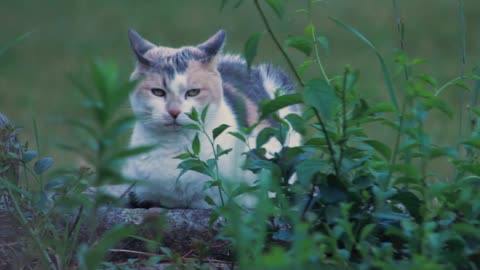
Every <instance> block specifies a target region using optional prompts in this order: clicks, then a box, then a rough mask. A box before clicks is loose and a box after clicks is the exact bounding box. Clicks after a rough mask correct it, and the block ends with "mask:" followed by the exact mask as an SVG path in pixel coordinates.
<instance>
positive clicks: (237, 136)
mask: <svg viewBox="0 0 480 270" xmlns="http://www.w3.org/2000/svg"><path fill="white" fill-rule="evenodd" d="M228 134H230V135H232V136H233V137H235V138H237V139H239V140H240V141H242V142H247V138H245V136H243V134H241V133H239V132H235V131H230V132H228Z"/></svg>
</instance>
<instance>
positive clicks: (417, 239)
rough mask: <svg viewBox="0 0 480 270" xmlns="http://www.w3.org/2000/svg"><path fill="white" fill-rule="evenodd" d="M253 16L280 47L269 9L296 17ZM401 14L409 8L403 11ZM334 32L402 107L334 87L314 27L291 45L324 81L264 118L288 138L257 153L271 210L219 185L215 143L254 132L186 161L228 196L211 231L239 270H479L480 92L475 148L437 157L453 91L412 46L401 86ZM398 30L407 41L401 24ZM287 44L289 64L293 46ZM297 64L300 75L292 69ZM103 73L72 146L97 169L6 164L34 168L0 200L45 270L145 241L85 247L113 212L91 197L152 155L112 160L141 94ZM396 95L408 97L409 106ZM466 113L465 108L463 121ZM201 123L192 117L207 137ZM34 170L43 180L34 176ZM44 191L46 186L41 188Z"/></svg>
mask: <svg viewBox="0 0 480 270" xmlns="http://www.w3.org/2000/svg"><path fill="white" fill-rule="evenodd" d="M312 2H315V1H312ZM223 3H224V4H225V5H226V4H228V1H223ZM240 3H241V2H240ZM254 4H255V5H256V7H257V9H258V11H259V13H260V15H261V16H262V18H263V19H264V22H265V24H266V27H267V30H268V33H269V34H270V36H271V37H273V38H274V40H277V38H276V37H275V35H274V33H273V32H272V30H271V29H270V26H269V22H268V20H267V19H266V17H265V15H264V13H263V10H262V5H263V4H268V5H269V7H271V8H273V10H274V11H275V13H276V14H277V15H278V16H279V17H280V18H281V17H282V16H283V14H284V13H285V10H284V9H283V6H282V4H281V2H280V1H275V0H273V1H268V0H267V1H264V2H263V1H262V3H259V1H257V0H255V1H254ZM394 4H395V5H394V7H395V8H396V1H394ZM310 5H311V3H310V1H309V2H308V7H307V8H306V9H305V10H303V11H302V12H305V13H306V14H307V16H308V17H309V18H310V17H311V16H312V14H310V10H311V9H310ZM460 14H462V13H461V12H460ZM332 20H333V21H334V22H335V23H336V24H338V25H339V27H341V28H344V29H346V30H347V31H348V32H350V33H352V34H353V36H354V37H356V38H359V39H360V40H362V42H364V43H366V44H367V45H368V46H370V47H371V48H372V49H373V50H374V51H375V53H376V55H377V58H378V60H379V64H380V68H381V71H382V73H383V75H384V78H385V82H386V89H387V91H388V94H389V96H390V102H386V103H378V104H369V102H368V101H367V100H365V99H364V98H363V97H362V95H361V93H359V92H358V91H357V89H356V82H357V81H358V80H359V72H358V71H355V70H353V69H352V68H350V67H347V68H345V70H344V71H343V73H341V74H339V75H337V76H331V77H329V76H327V73H326V70H325V67H324V66H323V65H322V62H321V59H320V49H321V48H324V47H328V42H327V40H326V38H325V37H322V36H319V35H318V34H317V31H316V28H315V26H314V25H313V24H309V25H308V26H307V27H306V29H305V34H303V35H299V36H294V37H291V38H289V39H288V40H287V41H286V43H285V45H286V46H287V47H291V48H295V49H298V50H300V51H301V52H303V53H304V54H305V55H306V56H307V58H308V59H307V60H306V61H305V63H303V64H302V65H301V67H300V69H306V68H314V67H315V66H317V68H318V70H319V72H318V73H319V77H314V78H308V79H306V78H303V77H302V76H300V75H299V74H298V72H297V69H296V68H295V67H293V66H292V67H293V69H292V72H293V73H294V75H295V77H296V78H297V79H298V84H299V93H295V94H289V95H286V96H279V97H277V98H276V99H274V100H272V101H265V102H264V103H263V104H262V106H261V115H262V118H264V117H270V116H271V117H273V118H274V119H276V120H277V121H278V127H276V128H275V127H271V128H265V129H264V130H263V131H262V132H261V133H260V135H259V136H258V138H257V139H256V145H253V146H252V145H251V147H252V150H251V151H250V152H248V153H247V154H246V156H247V163H246V169H249V170H252V171H254V172H256V173H257V175H258V181H257V182H256V184H255V187H254V188H253V189H255V191H256V192H257V194H258V197H259V203H258V207H257V208H256V209H254V210H251V211H245V209H242V208H241V207H238V206H237V205H236V204H235V201H234V200H229V199H228V198H233V197H235V196H238V195H241V194H242V193H243V192H251V191H252V190H253V189H252V188H245V187H237V188H236V189H235V188H234V189H231V188H227V187H226V186H225V185H224V183H223V182H222V179H221V178H220V177H219V175H218V174H217V173H215V172H216V171H217V168H216V166H217V162H216V160H218V158H219V157H220V156H221V155H223V154H228V151H229V150H228V149H222V148H221V146H218V145H217V144H216V141H215V139H216V137H218V136H235V137H237V138H238V139H239V140H242V141H244V142H245V143H246V142H247V141H248V140H247V139H246V138H248V136H249V132H250V131H251V128H246V129H245V130H244V132H243V133H228V128H227V127H225V126H223V127H219V128H218V129H217V132H215V134H212V136H211V137H210V138H211V145H201V146H200V145H198V143H197V142H198V141H197V140H194V141H193V143H192V147H191V148H192V150H191V151H189V152H188V153H185V155H182V156H181V157H180V158H182V159H184V163H183V165H182V167H181V168H182V169H184V170H189V169H190V170H196V171H198V172H200V173H204V174H207V175H209V176H211V177H212V182H211V185H212V186H216V187H218V190H219V192H221V193H222V194H225V197H226V199H225V201H224V202H223V203H222V205H218V206H216V208H215V210H214V212H213V214H212V219H211V220H212V223H213V221H215V220H217V219H218V218H219V217H223V219H224V220H225V222H224V223H223V224H224V230H223V232H222V233H221V235H220V236H219V238H220V239H223V240H227V241H229V242H230V243H231V249H232V250H233V251H234V254H235V264H236V265H237V266H238V267H239V268H241V269H318V268H319V267H322V269H344V268H347V269H477V267H479V266H480V261H479V259H478V258H480V233H479V231H480V230H479V220H480V219H479V218H480V217H479V215H480V194H479V183H480V182H479V180H480V178H479V177H478V175H479V173H480V172H479V168H480V164H478V163H479V161H478V157H479V152H478V150H479V148H480V132H479V127H478V125H477V118H478V116H479V114H480V110H479V109H478V107H477V104H476V96H477V93H478V90H479V89H478V88H479V84H478V83H477V85H476V87H475V88H474V89H472V102H471V104H470V107H469V111H468V114H467V115H466V116H465V117H467V118H468V120H469V123H470V125H469V126H468V127H463V128H464V129H467V128H468V136H467V135H464V136H462V137H459V138H458V142H455V143H452V145H447V146H440V145H437V144H436V143H435V142H433V141H432V137H431V134H429V132H428V130H427V129H426V128H425V126H426V124H427V122H428V120H429V116H430V115H431V113H432V112H433V111H439V112H441V113H443V115H444V117H445V118H446V119H449V118H450V117H452V115H453V112H452V111H451V109H450V108H449V107H448V106H447V104H446V102H445V101H444V100H442V99H441V98H440V95H441V93H442V92H443V90H444V89H446V88H447V87H449V86H451V84H453V83H447V84H446V85H439V84H438V83H437V82H436V80H435V79H434V78H432V77H431V76H429V75H428V74H417V73H414V72H413V68H414V66H415V65H418V64H421V62H422V61H423V60H421V59H410V58H409V57H408V55H407V54H406V52H405V50H404V48H403V47H402V48H401V49H400V50H399V51H398V52H396V54H395V65H396V67H397V70H396V72H395V73H394V75H393V76H392V75H391V73H390V71H389V69H388V67H387V65H386V63H385V60H384V59H383V56H382V54H381V53H380V52H378V50H376V48H375V47H374V45H373V44H372V43H371V42H370V41H369V40H368V39H367V38H366V37H365V36H363V35H362V34H361V33H360V32H359V31H358V30H356V29H355V28H353V27H352V26H349V25H348V24H346V23H344V22H343V21H341V20H339V19H332ZM398 27H399V30H400V31H399V32H400V35H401V39H402V40H403V34H404V33H403V27H402V24H401V22H399V24H398ZM461 32H462V33H463V32H464V31H463V30H461ZM260 37H261V35H260V34H254V35H252V38H250V39H249V40H248V41H247V43H246V46H245V54H246V58H247V59H248V60H249V63H250V62H251V61H253V58H254V56H255V53H256V47H257V45H258V42H259V41H260ZM277 44H278V45H279V49H280V50H282V53H284V55H285V56H287V54H286V51H285V49H284V47H283V46H282V45H281V44H279V43H277ZM311 55H313V56H314V58H313V59H310V56H311ZM287 61H288V63H289V65H292V64H291V61H290V60H289V59H288V56H287ZM93 71H94V72H93V75H94V76H93V78H94V82H95V86H96V89H97V90H98V92H97V93H95V94H92V93H91V92H89V91H83V93H84V96H85V98H86V100H87V102H85V105H86V107H87V108H88V110H89V111H90V112H91V113H92V118H91V121H71V123H72V124H74V125H76V126H78V127H80V128H81V129H82V130H83V132H84V133H85V137H86V138H89V139H86V140H85V141H84V143H85V144H84V145H82V147H80V148H71V147H69V148H70V149H71V150H74V151H76V152H77V153H81V156H82V157H83V159H85V160H86V161H87V162H88V164H89V166H88V168H87V167H84V168H81V169H79V170H75V171H70V172H65V171H62V172H58V173H56V174H54V177H52V178H50V179H49V180H44V179H43V177H42V175H43V173H44V172H45V171H46V170H47V169H48V168H49V167H50V166H51V165H52V160H51V159H49V158H37V156H38V153H37V152H35V151H31V150H27V149H26V148H27V147H26V146H20V145H17V147H16V149H21V152H22V153H23V154H22V155H18V154H15V153H13V152H12V151H6V153H4V154H2V157H0V158H1V159H0V160H1V161H2V163H1V164H2V167H1V168H0V172H4V171H7V170H9V169H10V168H11V165H10V164H11V162H6V161H11V160H14V161H16V162H18V163H19V164H20V165H21V166H22V167H23V168H25V169H24V170H22V171H24V172H25V176H23V177H22V181H21V183H16V182H15V181H12V178H8V177H6V176H4V175H7V174H2V177H3V178H2V179H1V182H0V184H1V185H0V187H1V188H2V191H5V192H7V195H8V198H9V199H11V200H12V202H13V205H17V206H16V207H15V208H16V213H17V214H18V215H19V219H20V220H21V221H22V225H23V226H25V227H26V228H27V229H28V230H29V232H30V234H29V237H30V239H31V240H32V242H31V243H32V247H30V250H31V251H33V254H34V255H36V257H37V258H40V263H41V265H42V266H48V267H50V268H52V269H63V268H66V267H68V266H69V265H71V263H72V261H73V259H74V258H77V261H78V264H79V266H80V267H81V268H83V269H95V268H99V267H101V265H102V260H103V258H104V256H105V254H106V253H107V251H108V249H109V248H110V247H112V246H113V245H114V243H115V242H117V241H119V240H121V239H123V238H125V237H132V236H134V234H135V228H130V227H122V226H120V227H117V228H115V229H113V230H112V231H110V232H109V233H107V234H106V235H105V236H104V238H103V239H102V240H100V241H99V242H97V243H90V242H88V241H86V243H83V244H81V245H79V243H78V230H79V228H80V225H81V224H83V223H86V224H88V222H92V221H94V220H95V213H96V211H95V210H96V209H97V208H98V207H100V206H101V205H103V204H104V203H105V202H106V201H108V200H109V198H107V197H106V196H104V195H102V194H101V193H98V195H96V196H93V197H92V196H87V195H86V194H85V192H84V191H86V190H87V189H89V188H90V187H95V186H99V185H102V184H105V183H112V182H119V181H124V179H122V177H121V175H119V174H118V173H116V169H115V168H118V165H119V163H120V162H121V160H122V159H124V158H126V157H129V156H131V155H135V154H139V153H142V152H144V151H148V148H145V149H121V148H120V150H118V149H119V148H115V147H113V145H115V144H116V143H117V142H118V139H119V136H121V135H122V134H124V132H125V130H127V127H129V125H130V124H131V120H132V119H131V117H130V116H126V117H125V118H119V117H117V116H116V115H117V114H116V111H117V109H118V107H119V106H120V104H122V103H123V102H124V101H125V99H126V96H127V94H128V90H129V89H130V88H131V85H130V84H128V83H127V84H125V85H122V84H119V83H118V81H119V80H118V78H117V77H116V75H115V74H116V72H115V70H114V69H113V67H111V66H109V65H97V66H95V67H94V68H93ZM472 80H478V77H476V76H475V75H473V74H461V75H460V77H459V78H457V79H454V80H453V81H452V82H462V83H461V84H458V85H459V86H462V87H465V88H468V83H469V82H471V81H472ZM395 88H397V89H395ZM81 89H84V88H82V87H81ZM397 95H400V97H401V98H398V99H397ZM295 104H301V105H302V106H303V108H304V110H303V113H302V115H295V114H291V115H289V116H287V117H285V118H284V119H282V118H280V117H278V116H277V115H276V112H277V111H278V110H279V109H281V108H283V107H285V106H288V105H295ZM464 105H465V104H460V106H461V108H462V109H463V107H464ZM202 115H203V113H202V112H192V113H191V114H190V116H191V118H192V119H193V120H195V121H197V123H198V125H197V126H196V129H198V130H199V131H200V132H201V131H202ZM446 121H447V120H446ZM448 121H450V122H452V121H451V120H448ZM190 128H192V127H190ZM387 128H388V129H389V130H390V132H391V133H390V134H393V139H392V140H388V141H380V140H378V139H374V138H376V137H378V136H375V135H376V134H375V133H376V132H375V131H377V130H381V131H382V132H384V131H383V130H386V129H387ZM460 128H462V126H461V125H460ZM290 129H294V130H296V131H297V132H299V133H301V134H302V135H304V136H305V140H304V144H303V145H302V146H299V147H294V148H286V147H285V148H284V149H282V151H281V152H280V153H278V154H277V155H275V156H274V157H273V158H270V157H267V156H266V155H265V150H264V149H263V148H262V146H263V145H264V144H265V143H266V142H267V141H268V140H269V139H272V138H273V139H276V140H279V141H280V142H282V143H283V142H284V140H285V134H286V131H288V130H290ZM461 131H462V133H465V130H461ZM370 134H372V135H373V136H370ZM205 135H207V136H209V134H205ZM200 147H213V149H214V152H215V156H214V157H212V159H210V160H201V159H199V157H198V155H197V154H198V149H199V148H200ZM113 149H117V150H113ZM0 153H3V152H0ZM34 159H36V161H35V164H34V166H33V170H32V169H30V168H31V167H29V165H28V164H29V163H30V162H33V160H34ZM437 160H443V161H447V162H448V166H451V171H452V173H451V175H448V176H445V175H438V174H436V173H435V172H431V171H429V168H430V167H429V166H430V165H431V163H432V162H434V161H437ZM447 162H446V163H447ZM4 164H5V165H4ZM293 173H296V177H297V181H295V182H294V183H291V182H289V181H288V180H289V179H290V177H291V176H292V174H293ZM55 175H56V176H55ZM31 181H35V182H36V183H37V184H35V185H31V184H29V183H30V182H31ZM31 186H33V187H35V188H31ZM95 194H97V193H95ZM272 194H275V196H272ZM206 200H207V201H210V200H209V199H208V198H206ZM211 203H213V202H211ZM20 208H21V209H20ZM23 213H29V214H31V216H29V217H25V216H24V215H23ZM65 213H75V214H76V215H77V217H78V218H77V219H75V220H73V221H72V223H71V224H67V226H66V227H67V228H69V230H65V231H64V232H59V231H58V229H57V228H55V227H53V226H52V225H51V224H52V221H54V220H57V219H58V218H59V216H61V215H64V214H65ZM92 224H93V223H92ZM91 227H93V225H92V226H91ZM77 248H78V252H77ZM162 253H163V254H164V255H163V257H158V258H154V259H155V260H153V261H158V260H160V259H166V260H169V259H170V258H173V257H175V255H174V254H171V251H169V250H167V249H162ZM52 258H55V260H52ZM103 265H104V266H105V267H114V266H113V265H111V264H103ZM194 266H196V267H200V266H201V264H200V263H199V264H196V265H194Z"/></svg>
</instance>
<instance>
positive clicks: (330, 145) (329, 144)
mask: <svg viewBox="0 0 480 270" xmlns="http://www.w3.org/2000/svg"><path fill="white" fill-rule="evenodd" d="M312 109H313V112H314V113H315V117H316V118H317V121H318V123H319V124H320V126H321V128H322V133H323V135H324V136H325V141H326V142H327V147H328V151H329V153H330V161H331V162H332V165H333V168H334V170H335V174H336V176H337V177H338V178H339V177H340V168H339V167H338V164H337V161H336V160H335V150H334V149H333V143H332V141H331V140H330V136H329V135H328V131H327V126H326V124H325V122H324V121H323V118H322V116H321V115H320V113H319V112H318V110H317V109H316V108H314V107H312Z"/></svg>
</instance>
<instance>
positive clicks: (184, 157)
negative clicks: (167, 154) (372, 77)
mask: <svg viewBox="0 0 480 270" xmlns="http://www.w3.org/2000/svg"><path fill="white" fill-rule="evenodd" d="M191 157H192V155H190V154H189V153H181V154H180V155H178V156H176V157H174V158H176V159H181V160H185V159H189V158H191Z"/></svg>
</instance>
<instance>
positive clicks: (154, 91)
mask: <svg viewBox="0 0 480 270" xmlns="http://www.w3.org/2000/svg"><path fill="white" fill-rule="evenodd" d="M150 91H152V94H154V95H155V96H157V97H164V96H165V95H166V94H167V93H166V92H165V90H163V89H160V88H152V89H150Z"/></svg>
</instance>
